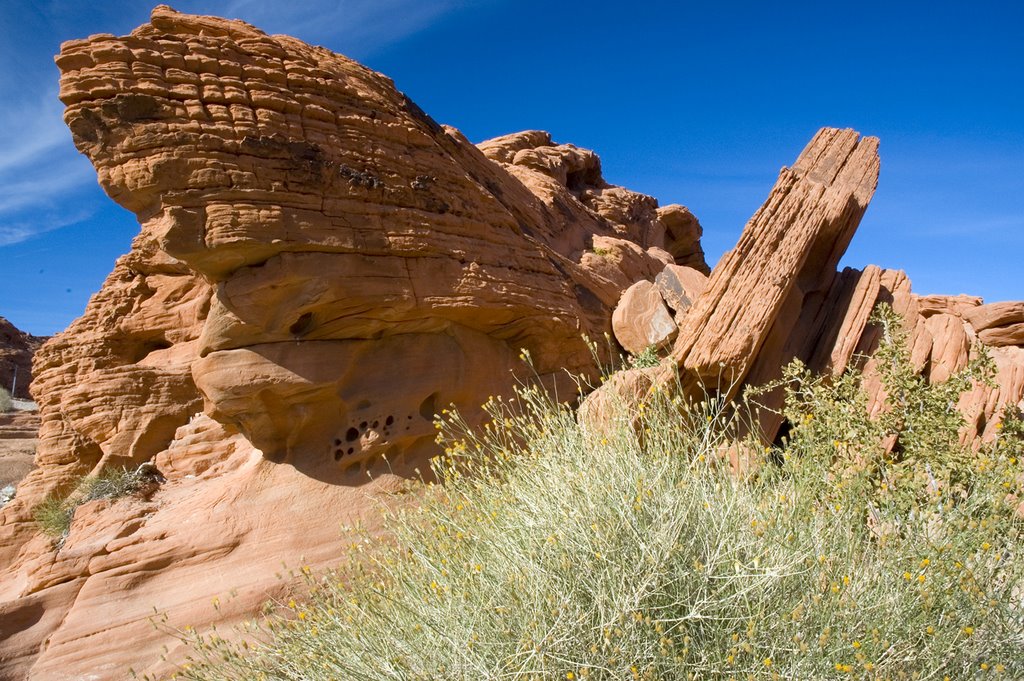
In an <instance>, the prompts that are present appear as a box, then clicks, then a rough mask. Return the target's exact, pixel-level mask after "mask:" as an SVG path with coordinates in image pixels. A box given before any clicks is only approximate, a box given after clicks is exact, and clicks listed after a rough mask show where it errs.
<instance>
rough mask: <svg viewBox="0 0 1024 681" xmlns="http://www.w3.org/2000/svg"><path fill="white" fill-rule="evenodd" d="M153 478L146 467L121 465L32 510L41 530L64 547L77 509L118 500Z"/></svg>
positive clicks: (92, 476) (56, 495) (88, 478)
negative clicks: (129, 468)
mask: <svg viewBox="0 0 1024 681" xmlns="http://www.w3.org/2000/svg"><path fill="white" fill-rule="evenodd" d="M152 481H153V477H152V475H151V474H150V473H149V472H148V471H147V470H146V469H145V468H139V469H136V470H128V469H126V468H118V469H113V470H109V471H104V472H103V473H100V474H99V475H90V476H88V477H85V478H82V479H81V480H80V481H79V482H78V484H77V485H75V487H74V489H72V491H71V493H70V494H68V495H66V496H65V495H59V494H51V495H50V496H48V497H47V498H46V499H44V500H43V502H42V503H40V504H39V505H38V506H36V508H35V509H34V510H33V513H32V515H33V518H34V519H35V521H36V524H37V525H39V529H40V530H42V531H43V532H44V533H45V534H47V535H49V536H50V537H53V539H54V540H55V542H56V543H57V546H58V547H59V546H62V545H63V544H64V540H65V539H67V537H68V533H69V532H70V531H71V521H72V519H74V517H75V509H77V508H78V507H79V506H81V505H82V504H84V503H86V502H88V501H93V500H96V499H119V498H121V497H125V496H128V495H130V494H134V493H135V492H138V491H140V490H142V489H143V488H144V487H146V486H147V485H149V484H151V483H152Z"/></svg>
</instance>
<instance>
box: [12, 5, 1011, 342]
mask: <svg viewBox="0 0 1024 681" xmlns="http://www.w3.org/2000/svg"><path fill="white" fill-rule="evenodd" d="M172 4H173V5H174V6H175V8H176V9H179V10H181V11H188V12H197V13H207V14H219V15H222V16H233V17H238V18H242V19H245V20H247V21H249V22H251V23H254V24H256V25H257V26H259V27H260V28H263V29H265V30H267V31H268V32H271V33H289V34H292V35H295V36H297V37H299V38H302V39H304V40H306V41H308V42H312V43H317V44H322V45H325V46H327V47H330V48H331V49H334V50H336V51H338V52H341V53H343V54H347V55H349V56H351V57H353V58H356V59H359V60H360V61H362V62H364V63H366V64H368V65H369V66H371V67H373V68H375V69H377V70H379V71H382V72H384V73H386V74H387V75H389V76H391V77H392V78H393V79H394V80H395V82H396V84H397V85H398V87H399V88H400V89H402V90H403V91H405V92H406V93H407V94H408V95H409V96H410V97H412V98H413V99H414V100H415V101H416V102H417V103H419V104H420V106H422V107H423V108H424V109H425V110H426V111H427V112H429V113H430V114H431V115H432V116H433V117H434V118H435V119H437V120H438V121H440V122H443V123H447V124H450V125H454V126H456V127H458V128H460V129H461V130H462V131H463V132H464V133H466V135H467V136H468V137H469V138H470V139H472V140H474V141H480V140H483V139H487V138H489V137H493V136H496V135H501V134H505V133H508V132H513V131H516V130H525V129H532V128H540V129H545V130H549V131H550V132H551V133H552V134H553V135H554V137H555V139H556V140H558V141H563V142H573V143H575V144H578V145H580V146H584V147H588V148H592V149H594V150H596V151H597V152H598V153H599V154H600V155H601V157H602V160H603V163H604V172H605V177H606V178H607V179H608V180H609V181H611V182H613V183H616V184H622V185H625V186H627V187H629V188H631V189H635V190H638V191H643V192H645V193H648V194H651V195H653V196H655V197H657V198H658V199H659V201H660V202H661V203H662V204H667V203H673V202H675V203H683V204H685V205H687V206H689V207H690V208H691V209H692V210H693V211H694V213H695V214H696V215H697V216H698V217H699V218H700V220H701V222H702V224H703V225H704V228H705V237H704V248H705V251H706V252H707V254H708V259H709V261H710V262H711V263H712V264H713V263H714V262H715V261H716V260H717V259H718V257H719V256H720V255H721V254H722V253H723V252H724V251H725V250H727V249H728V248H731V247H732V245H733V244H734V243H735V241H736V239H737V237H738V236H739V233H740V231H741V230H742V228H743V225H744V223H745V222H746V220H747V218H748V217H749V216H750V215H751V213H753V211H754V210H755V209H756V208H757V206H758V205H760V203H761V202H762V201H763V200H764V198H765V196H766V195H767V193H768V191H769V189H770V188H771V186H772V184H773V183H774V181H775V178H776V175H777V173H778V170H779V168H780V167H781V166H783V165H785V164H788V163H790V162H792V160H793V159H794V158H795V157H796V155H797V154H798V153H799V151H800V149H801V148H802V147H803V145H804V144H805V143H806V142H807V140H808V139H810V137H811V135H812V134H813V133H814V131H815V130H816V129H817V128H819V127H821V126H823V125H831V126H838V127H853V128H856V129H857V130H859V131H861V132H862V133H865V134H870V135H877V136H879V137H880V138H881V141H882V144H881V154H882V175H881V180H880V184H879V189H878V191H877V193H876V194H875V198H874V201H873V202H872V204H871V207H870V208H869V209H868V212H867V215H866V216H865V218H864V221H863V222H862V223H861V228H860V230H859V232H858V234H857V236H856V237H855V238H854V241H853V244H852V245H851V247H850V250H849V252H848V254H847V256H846V258H845V260H844V264H846V265H851V266H855V267H862V266H864V265H866V264H868V263H875V264H878V265H881V266H885V267H893V268H902V269H905V270H906V271H907V272H908V274H909V275H910V277H911V279H912V281H913V283H914V290H915V291H917V292H919V293H972V294H976V295H981V296H984V297H985V299H986V300H987V301H996V300H1010V299H1024V40H1022V39H1021V35H1024V4H1022V3H1011V2H1006V1H1005V0H1001V1H1000V2H984V1H982V2H972V3H966V2H942V1H933V2H891V0H890V1H889V2H877V3H876V2H871V1H866V2H857V3H822V2H806V3H802V2H789V3H761V2H732V3H728V2H716V3H711V2H705V3H686V2H634V3H610V2H589V3H568V2H560V3H556V2H551V1H550V0H548V1H547V2H543V1H535V0H479V1H476V2H471V1H468V0H439V1H436V2H432V1H431V0H302V1H301V2H281V1H280V0H272V1H268V0H187V1H183V2H176V3H174V2H172ZM151 6H152V4H151V3H150V2H138V1H136V0H106V1H104V2H95V1H91V2H79V1H77V0H64V1H58V0H50V1H45V0H44V1H36V2H31V1H30V0H4V2H3V4H2V6H0V31H2V35H4V36H5V40H4V41H3V42H2V43H0V65H2V66H0V316H4V317H7V318H8V319H10V320H11V321H12V322H14V323H15V324H16V325H17V326H19V327H20V328H22V329H25V330H27V331H30V332H33V333H37V334H49V333H53V332H55V331H58V330H60V329H62V328H63V327H65V326H66V325H67V324H68V323H70V321H71V320H72V319H74V318H75V317H76V316H78V315H79V314H81V312H82V310H83V309H84V307H85V304H86V302H87V300H88V297H89V296H90V295H91V294H92V293H93V292H95V291H96V290H97V289H98V288H99V286H100V285H101V283H102V281H103V278H104V277H105V276H106V274H107V273H108V272H109V271H110V269H111V267H112V266H113V262H114V260H115V259H116V258H117V256H118V255H120V254H122V253H124V252H126V251H127V250H128V248H129V244H130V241H131V238H132V237H133V236H134V235H135V233H136V232H137V229H138V227H137V225H136V223H135V220H134V218H133V216H132V215H131V214H129V213H127V212H126V211H124V210H122V209H121V208H119V207H118V206H116V205H115V204H114V203H113V202H112V201H110V200H109V199H108V198H107V197H106V196H105V195H104V194H103V192H102V191H101V190H100V189H99V187H98V186H97V184H96V179H95V174H94V173H93V171H92V168H91V166H90V165H89V163H88V162H87V161H86V160H85V159H84V158H83V157H81V156H79V155H78V154H77V152H76V151H75V149H74V147H73V145H72V143H71V139H70V135H69V134H68V133H67V131H66V129H65V127H64V125H63V123H62V121H61V105H60V102H58V101H57V99H56V90H57V71H56V68H55V67H54V66H53V62H52V57H53V55H54V54H55V53H56V52H57V50H58V48H59V44H60V42H61V41H62V40H67V39H71V38H79V37H84V36H87V35H89V34H91V33H99V32H106V33H118V34H123V33H126V32H128V31H130V30H131V29H133V28H134V27H135V26H137V25H139V24H141V23H143V22H145V21H146V20H147V18H148V15H149V10H150V8H151Z"/></svg>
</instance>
